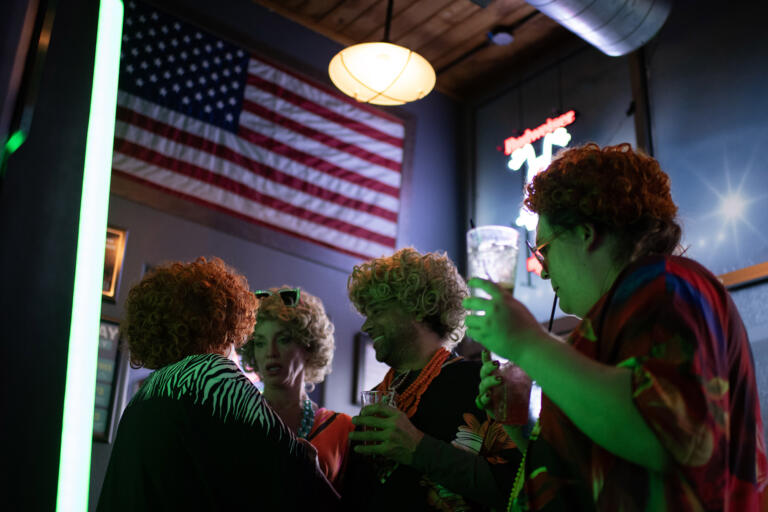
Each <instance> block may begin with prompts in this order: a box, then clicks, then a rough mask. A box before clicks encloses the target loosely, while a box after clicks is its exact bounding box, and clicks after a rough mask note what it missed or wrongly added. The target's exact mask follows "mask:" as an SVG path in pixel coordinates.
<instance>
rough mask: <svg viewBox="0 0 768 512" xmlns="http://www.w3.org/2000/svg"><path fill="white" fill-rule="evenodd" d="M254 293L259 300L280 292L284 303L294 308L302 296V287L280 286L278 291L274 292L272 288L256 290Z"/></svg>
mask: <svg viewBox="0 0 768 512" xmlns="http://www.w3.org/2000/svg"><path fill="white" fill-rule="evenodd" d="M253 294H254V295H255V296H256V298H257V299H259V300H261V299H265V298H267V297H270V296H272V295H274V294H278V295H279V296H280V299H282V301H283V304H285V305H286V306H288V307H291V308H292V307H295V306H296V305H297V304H298V303H299V299H300V298H301V288H280V289H279V290H277V291H276V292H273V291H272V290H256V291H255V292H253Z"/></svg>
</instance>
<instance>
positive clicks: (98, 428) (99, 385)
mask: <svg viewBox="0 0 768 512" xmlns="http://www.w3.org/2000/svg"><path fill="white" fill-rule="evenodd" d="M127 356H128V354H125V353H124V351H122V350H120V323H119V321H118V320H117V319H114V318H109V317H104V316H102V318H101V323H100V325H99V355H98V361H97V363H96V364H97V369H96V397H95V399H94V411H93V439H94V441H101V442H104V443H111V442H112V439H113V438H114V435H115V432H116V430H117V420H118V419H119V416H120V414H121V413H122V411H123V408H124V406H125V398H126V397H125V388H126V383H127V381H128V357H127Z"/></svg>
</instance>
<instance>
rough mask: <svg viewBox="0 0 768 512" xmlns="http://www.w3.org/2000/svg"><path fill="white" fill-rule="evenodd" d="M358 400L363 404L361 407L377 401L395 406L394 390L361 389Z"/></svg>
mask: <svg viewBox="0 0 768 512" xmlns="http://www.w3.org/2000/svg"><path fill="white" fill-rule="evenodd" d="M360 402H361V403H362V404H363V407H365V406H366V405H373V404H378V403H383V404H385V405H391V406H392V407H395V393H394V391H378V390H376V389H374V390H371V391H361V392H360Z"/></svg>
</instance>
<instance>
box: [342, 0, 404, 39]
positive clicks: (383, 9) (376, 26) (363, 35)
mask: <svg viewBox="0 0 768 512" xmlns="http://www.w3.org/2000/svg"><path fill="white" fill-rule="evenodd" d="M387 1H388V0H381V1H379V2H378V3H376V4H374V5H373V6H371V8H370V9H368V10H367V11H366V12H365V13H364V14H363V15H361V16H360V17H359V18H358V19H356V20H355V21H354V23H352V24H351V25H349V26H347V27H345V28H344V35H346V36H348V37H350V38H352V39H354V40H356V41H358V42H364V41H381V40H383V39H384V26H385V22H386V19H387ZM412 3H413V0H394V3H393V4H392V20H393V25H394V19H395V18H397V17H398V16H399V15H400V13H401V12H403V11H404V10H406V9H408V8H409V7H410V6H411V4H412ZM390 30H391V27H390Z"/></svg>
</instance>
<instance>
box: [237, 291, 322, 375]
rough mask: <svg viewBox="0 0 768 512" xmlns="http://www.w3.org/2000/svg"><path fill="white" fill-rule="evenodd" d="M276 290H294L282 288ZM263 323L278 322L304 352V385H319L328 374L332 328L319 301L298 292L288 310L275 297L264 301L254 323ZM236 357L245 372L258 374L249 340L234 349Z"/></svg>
mask: <svg viewBox="0 0 768 512" xmlns="http://www.w3.org/2000/svg"><path fill="white" fill-rule="evenodd" d="M280 288H294V287H293V286H287V285H286V286H281V287H280ZM280 288H270V290H271V291H273V292H277V290H279V289H280ZM263 320H274V321H277V322H280V323H281V324H282V325H284V326H285V327H286V328H287V329H288V332H290V336H291V340H292V341H293V342H294V343H297V344H298V345H299V346H301V347H303V348H304V350H305V351H306V353H307V355H308V357H307V363H306V366H305V374H304V379H305V380H306V382H307V383H310V384H316V383H318V382H322V381H323V380H324V379H325V376H326V375H328V374H329V373H331V362H332V361H333V349H334V337H333V331H334V327H333V324H332V323H331V320H330V319H329V318H328V315H327V314H326V313H325V307H323V302H322V301H321V300H320V299H319V298H317V297H315V296H314V295H312V294H311V293H309V292H307V291H306V290H301V295H300V298H299V303H298V304H296V305H295V306H292V307H291V306H286V305H285V304H283V301H282V299H281V298H280V296H279V295H278V294H277V293H275V294H274V295H270V296H269V297H264V298H263V299H261V301H260V303H259V314H258V317H257V323H258V322H261V321H263ZM238 353H239V354H240V355H241V356H242V359H243V366H244V367H245V369H246V370H248V371H255V372H257V373H258V371H259V369H258V368H257V365H256V357H255V356H254V353H253V344H252V343H251V342H250V340H249V341H248V343H246V344H245V345H243V346H242V347H241V348H240V349H238Z"/></svg>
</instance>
